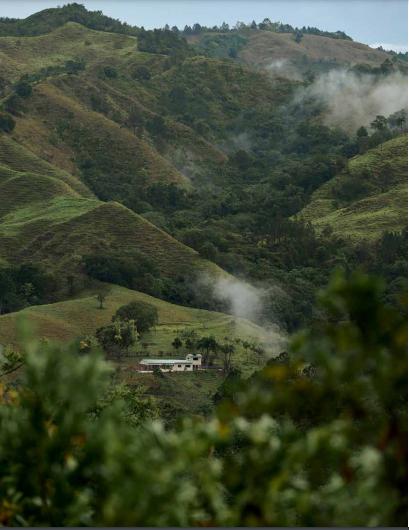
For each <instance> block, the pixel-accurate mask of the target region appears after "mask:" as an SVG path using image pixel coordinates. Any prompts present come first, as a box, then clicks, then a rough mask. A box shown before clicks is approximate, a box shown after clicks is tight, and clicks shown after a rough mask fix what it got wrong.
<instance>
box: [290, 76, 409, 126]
mask: <svg viewBox="0 0 409 530" xmlns="http://www.w3.org/2000/svg"><path fill="white" fill-rule="evenodd" d="M300 96H301V99H302V98H305V97H315V98H318V99H319V100H320V101H321V102H322V103H323V104H324V105H325V107H326V109H327V111H326V115H325V118H324V121H325V122H326V124H327V125H330V126H339V127H342V128H343V129H345V130H348V131H355V130H356V129H357V128H358V127H360V126H361V125H369V124H370V123H371V121H373V120H374V118H375V117H376V116H377V115H378V114H382V115H383V116H389V115H390V114H392V113H394V112H396V111H398V110H401V109H403V108H407V77H406V76H404V75H403V74H401V73H399V72H395V73H392V74H390V75H388V76H386V77H380V78H378V77H375V76H373V75H369V74H366V75H358V74H356V73H353V72H350V71H347V70H332V71H331V72H328V73H326V74H323V75H321V76H319V77H318V78H317V79H316V80H315V81H314V82H313V83H312V84H311V85H310V86H309V87H308V88H307V89H305V90H304V91H303V93H302V94H300Z"/></svg>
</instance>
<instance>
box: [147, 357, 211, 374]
mask: <svg viewBox="0 0 409 530" xmlns="http://www.w3.org/2000/svg"><path fill="white" fill-rule="evenodd" d="M201 366H202V356H201V355H200V353H198V354H196V355H193V354H191V353H189V354H188V355H186V359H142V360H141V362H140V363H139V367H138V371H140V372H153V370H154V368H159V369H160V370H161V371H162V372H193V371H194V370H199V369H200V367H201Z"/></svg>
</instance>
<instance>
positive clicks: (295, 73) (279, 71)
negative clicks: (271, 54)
mask: <svg viewBox="0 0 409 530" xmlns="http://www.w3.org/2000/svg"><path fill="white" fill-rule="evenodd" d="M265 70H266V71H267V72H268V73H269V74H271V75H272V76H278V77H285V78H286V79H291V80H293V81H302V80H303V77H302V75H301V73H300V72H299V70H297V68H296V67H295V66H294V64H292V63H291V61H289V60H288V59H284V58H282V59H276V60H274V61H272V62H271V63H270V64H269V65H267V66H266V67H265Z"/></svg>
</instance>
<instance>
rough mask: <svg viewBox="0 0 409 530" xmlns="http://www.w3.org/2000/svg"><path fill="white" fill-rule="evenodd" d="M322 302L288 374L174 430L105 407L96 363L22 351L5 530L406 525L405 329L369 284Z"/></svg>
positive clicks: (50, 350)
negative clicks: (33, 528)
mask: <svg viewBox="0 0 409 530" xmlns="http://www.w3.org/2000/svg"><path fill="white" fill-rule="evenodd" d="M321 300H322V303H323V304H324V305H323V308H324V309H325V311H326V312H327V314H328V320H327V321H326V322H325V323H323V324H321V325H320V326H319V328H318V329H311V330H310V331H309V332H306V333H304V334H301V335H299V336H298V337H296V338H295V339H294V341H293V345H292V347H291V351H290V356H289V359H288V360H287V361H286V360H285V358H284V359H283V360H281V361H276V362H271V363H270V364H269V365H268V366H267V367H266V368H265V369H264V370H263V371H262V372H260V373H259V374H257V375H255V376H254V377H253V378H252V379H251V380H249V381H247V382H246V381H244V382H240V379H239V378H237V376H235V377H236V381H238V387H236V390H235V391H234V392H230V394H233V397H227V396H226V395H225V396H224V398H223V399H222V401H221V405H220V407H219V410H218V412H217V415H216V417H214V418H212V419H210V420H209V421H197V420H196V421H194V420H192V419H190V420H189V419H186V420H185V421H184V422H183V423H182V424H181V425H180V426H179V427H176V428H173V429H170V430H165V429H164V428H163V426H162V424H161V423H160V422H153V423H152V422H150V421H149V419H147V418H149V417H152V416H153V417H154V415H155V409H154V406H153V407H152V405H151V404H149V402H146V399H144V398H143V397H142V396H141V399H140V398H139V397H133V398H132V400H131V401H130V395H129V394H127V393H126V391H125V392H124V391H120V392H119V391H116V392H115V393H114V394H112V391H111V393H109V386H108V385H109V374H110V370H109V367H108V366H107V365H106V364H105V363H104V362H103V361H101V359H100V358H99V357H98V356H97V355H96V354H95V353H93V354H90V355H87V356H82V357H78V356H77V355H76V353H75V352H74V351H71V352H65V351H64V350H61V349H59V348H57V347H55V346H47V345H37V346H36V347H31V348H30V350H29V352H27V356H26V362H25V366H24V376H23V378H22V380H21V385H20V387H19V389H18V391H17V392H16V390H14V389H12V388H10V387H8V386H7V385H6V387H5V388H4V391H3V394H2V396H3V397H2V403H1V406H0V417H1V424H2V429H1V431H0V446H1V451H0V455H1V456H0V459H1V467H2V469H3V473H2V478H1V482H0V484H1V489H0V492H1V503H2V504H1V506H2V511H1V517H2V524H5V525H7V526H13V525H17V526H21V525H22V524H25V525H43V526H61V525H63V526H76V525H77V526H78V525H97V526H98V525H99V526H102V525H105V526H123V525H127V526H132V525H134V526H141V525H150V526H166V525H168V526H195V525H198V526H203V525H206V526H209V525H213V526H214V525H220V526H231V525H236V526H262V525H264V526H278V525H287V526H291V525H306V524H308V525H315V526H325V525H328V526H341V525H350V526H353V525H359V526H368V525H378V526H379V525H386V526H388V525H390V526H403V525H404V524H405V521H406V516H407V508H406V505H405V502H406V501H405V489H406V483H407V477H406V471H405V466H406V463H405V453H406V440H407V415H406V412H405V407H406V403H405V402H406V400H407V387H406V372H407V363H406V352H405V348H406V346H405V324H406V322H405V318H403V317H402V316H401V315H400V314H399V313H398V312H394V311H393V310H392V309H390V308H388V307H386V306H384V305H383V304H382V302H381V298H380V285H379V283H377V282H375V281H373V280H370V279H368V278H367V277H362V276H355V277H354V278H352V279H351V281H346V280H345V279H343V278H338V279H336V280H335V281H334V283H333V284H332V286H331V287H330V289H329V291H328V292H327V293H326V295H325V296H322V298H321ZM224 390H225V391H226V390H227V387H226V386H225V387H224ZM101 395H103V396H107V397H106V398H105V399H104V400H103V401H101V397H100V396H101ZM234 396H236V398H235V397H234ZM118 398H122V399H119V400H118ZM130 419H132V421H129V420H130ZM141 421H142V424H143V428H142V429H140V428H138V425H139V424H140V423H141ZM135 434H137V435H135ZM169 454H171V455H172V458H169ZM141 455H143V458H142V457H141ZM39 469H40V471H41V472H39Z"/></svg>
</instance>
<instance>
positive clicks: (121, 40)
mask: <svg viewBox="0 0 409 530" xmlns="http://www.w3.org/2000/svg"><path fill="white" fill-rule="evenodd" d="M136 43H137V41H136V39H135V37H129V36H124V35H118V34H113V33H103V32H98V31H94V30H90V29H88V28H85V27H83V26H81V25H79V24H76V23H73V22H69V23H67V24H65V25H64V26H62V27H60V28H58V29H56V30H54V31H52V32H51V33H49V34H47V35H42V36H38V37H19V38H16V37H1V38H0V54H1V57H2V59H3V65H4V72H5V74H6V75H5V77H6V78H7V79H8V80H9V82H12V81H15V80H16V79H18V77H20V76H21V75H22V74H33V73H36V72H38V71H39V70H40V68H44V67H48V66H61V65H64V63H65V61H67V60H69V59H74V58H77V57H80V58H82V59H84V60H85V63H86V70H85V72H81V73H80V74H79V75H78V76H68V75H65V74H59V75H57V76H54V77H53V76H51V77H48V78H45V79H43V80H42V81H40V82H39V83H38V84H36V85H35V87H34V94H33V96H32V98H30V100H29V101H27V102H26V104H25V105H24V107H25V109H24V113H23V114H22V115H21V116H20V117H18V119H17V127H16V129H15V131H14V133H13V137H14V138H15V139H16V140H18V141H19V142H20V143H22V144H23V145H25V146H26V147H28V148H29V149H30V150H31V151H33V152H35V153H36V154H37V155H38V156H40V157H41V158H45V159H46V160H49V161H50V162H52V163H53V164H54V165H56V166H57V167H60V168H62V169H64V170H66V171H68V172H69V173H72V174H76V175H80V174H81V172H80V169H79V167H78V163H79V162H80V161H81V160H84V158H88V157H89V155H90V153H94V155H95V154H98V157H96V156H94V159H95V160H96V164H97V165H98V159H99V158H100V155H103V156H104V159H101V160H100V164H99V167H98V169H99V171H100V173H103V172H104V167H105V168H106V167H109V170H110V173H111V174H112V173H114V174H119V175H120V176H121V178H125V179H129V181H130V182H131V184H136V185H139V186H140V185H143V184H144V182H143V175H141V173H142V174H143V173H146V174H148V175H149V178H150V180H163V181H167V182H176V183H179V184H181V185H188V184H189V180H188V179H187V177H186V176H185V175H184V174H183V171H180V170H184V169H186V168H187V167H188V165H189V164H193V163H194V162H206V163H213V162H219V163H220V162H223V161H224V160H225V155H224V154H223V153H222V152H221V151H220V150H219V149H218V148H217V147H216V146H213V145H211V144H210V143H209V142H207V141H206V140H205V139H204V138H202V137H201V136H200V135H198V134H197V133H196V132H194V131H193V130H192V129H191V128H190V127H187V126H185V125H183V124H179V123H177V122H176V121H172V120H169V122H168V128H169V134H168V138H167V140H166V142H165V145H162V146H160V148H159V149H158V147H157V146H156V145H155V143H154V142H153V141H152V139H151V138H149V137H147V136H145V137H137V136H135V135H134V134H132V133H131V132H130V131H129V130H128V129H126V128H124V127H121V126H120V125H118V123H123V122H125V121H126V119H127V117H128V114H129V111H130V109H132V108H138V109H139V111H140V113H141V115H142V116H143V117H144V118H145V119H152V118H153V117H154V116H155V115H156V114H158V113H159V114H161V113H162V111H161V107H160V102H159V100H160V98H161V94H160V92H158V91H157V90H155V87H156V83H157V82H156V79H155V75H154V78H153V79H152V81H151V83H148V86H144V83H139V82H136V81H134V80H133V79H132V78H131V76H130V74H131V72H132V71H133V70H134V69H135V68H136V67H137V66H138V65H141V64H149V66H150V68H151V69H152V72H153V74H155V72H158V73H160V72H162V69H163V62H164V61H165V60H166V57H164V56H155V55H153V56H152V55H151V54H146V53H143V52H139V51H138V50H137V44H136ZM107 65H109V66H112V67H115V68H116V70H117V71H118V73H119V76H118V78H117V79H107V78H104V76H103V74H102V73H101V72H102V69H103V67H104V66H107ZM95 100H98V102H99V104H100V106H101V108H99V107H98V108H97V109H96V108H95ZM96 110H97V111H96ZM67 120H68V122H69V124H70V127H69V128H67V129H66V130H65V133H64V134H60V135H58V132H57V133H56V131H58V129H59V128H60V127H61V124H62V123H63V122H64V121H65V122H67ZM33 131H34V132H35V134H33ZM79 137H81V142H78V139H79ZM80 144H81V148H80ZM175 150H177V158H178V160H175V156H174V154H175ZM110 153H112V156H110ZM114 153H115V155H113V154H114ZM107 161H108V164H107ZM111 166H112V167H111ZM111 198H112V197H111Z"/></svg>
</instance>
